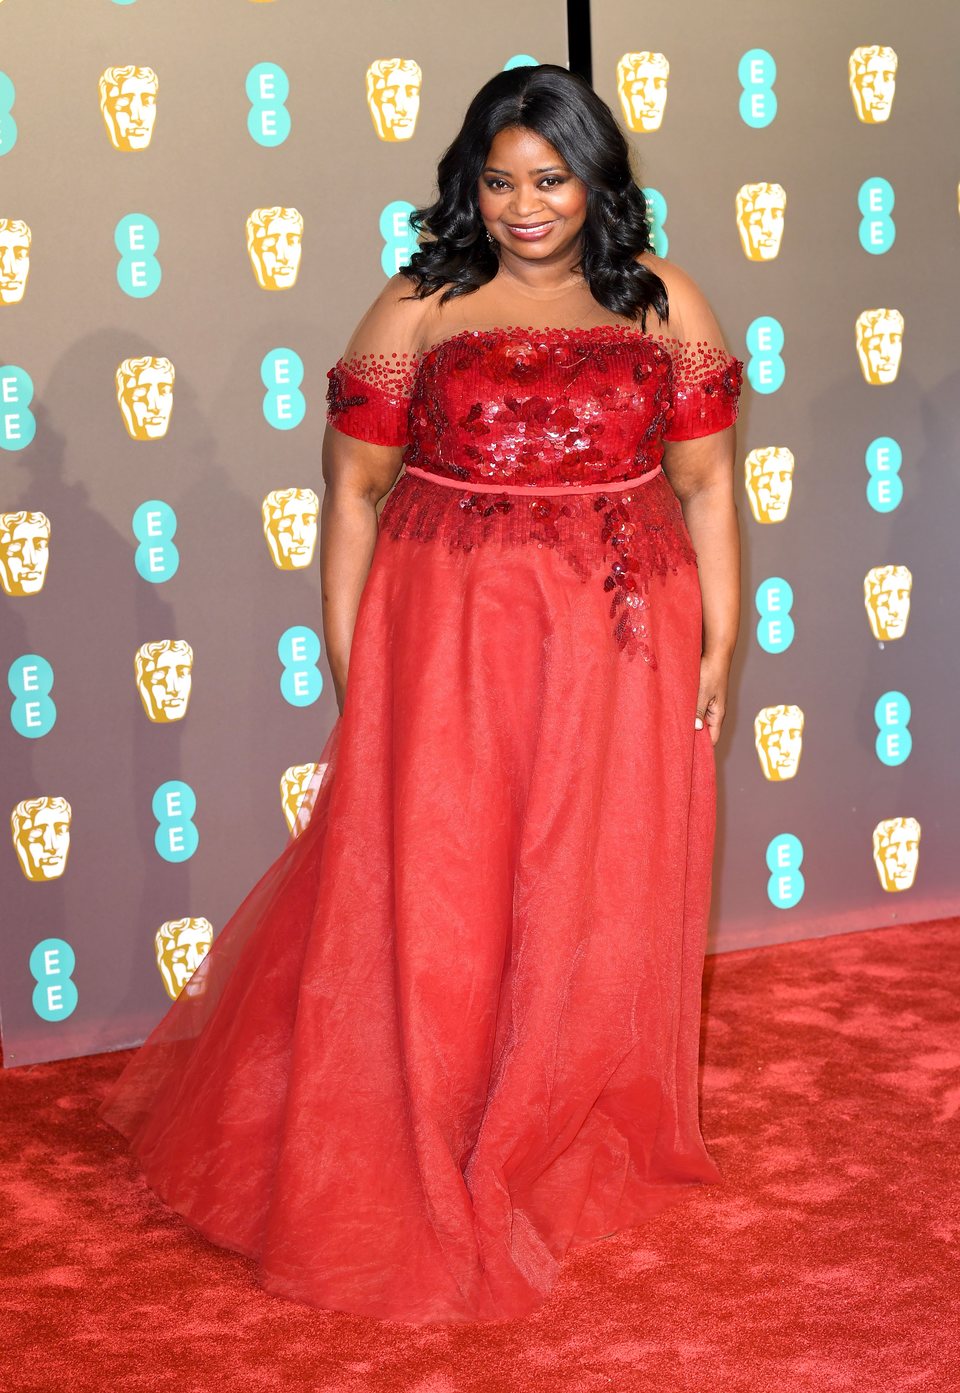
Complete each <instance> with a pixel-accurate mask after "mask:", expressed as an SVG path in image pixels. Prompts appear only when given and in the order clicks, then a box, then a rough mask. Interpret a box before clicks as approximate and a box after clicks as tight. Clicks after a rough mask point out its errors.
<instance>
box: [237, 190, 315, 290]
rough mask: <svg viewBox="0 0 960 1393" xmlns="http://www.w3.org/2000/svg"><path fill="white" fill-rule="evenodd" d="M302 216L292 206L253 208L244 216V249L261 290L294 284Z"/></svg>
mask: <svg viewBox="0 0 960 1393" xmlns="http://www.w3.org/2000/svg"><path fill="white" fill-rule="evenodd" d="M302 243H303V218H302V217H301V215H300V214H299V213H298V212H297V210H296V208H254V210H253V212H252V213H251V214H250V216H249V218H247V251H248V253H249V255H250V262H251V265H252V266H253V272H254V275H255V276H256V278H257V284H258V285H259V287H260V289H261V290H289V289H290V288H291V286H294V285H296V282H297V272H298V271H299V269H300V249H301V246H302Z"/></svg>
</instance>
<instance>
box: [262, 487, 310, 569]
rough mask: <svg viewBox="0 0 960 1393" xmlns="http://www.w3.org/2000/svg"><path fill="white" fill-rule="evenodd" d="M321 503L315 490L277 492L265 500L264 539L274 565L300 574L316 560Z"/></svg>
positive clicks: (268, 495) (270, 494)
mask: <svg viewBox="0 0 960 1393" xmlns="http://www.w3.org/2000/svg"><path fill="white" fill-rule="evenodd" d="M319 512H320V500H319V498H318V497H317V495H316V494H315V493H314V491H313V489H293V488H291V489H273V491H272V492H271V493H268V494H267V496H266V498H265V499H264V500H263V535H264V536H265V537H266V539H267V546H268V547H269V548H270V555H271V556H272V557H273V564H274V565H275V566H277V567H278V568H279V569H280V570H281V571H299V570H302V569H303V567H304V566H309V565H310V562H311V561H312V560H313V549H314V546H315V545H316V541H317V516H318V514H319Z"/></svg>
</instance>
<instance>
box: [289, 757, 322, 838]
mask: <svg viewBox="0 0 960 1393" xmlns="http://www.w3.org/2000/svg"><path fill="white" fill-rule="evenodd" d="M317 770H318V765H317V764H315V763H314V764H291V765H290V768H289V769H284V771H283V773H282V774H281V776H280V802H281V805H282V807H283V815H284V817H285V818H286V821H287V827H288V828H289V830H290V831H291V832H292V831H293V830H294V827H295V826H296V824H297V819H298V817H299V818H300V819H301V820H302V819H303V818H304V817H305V816H307V815H308V814H309V813H311V812H312V811H313V804H314V802H315V800H316V796H317V790H316V787H314V788H311V787H310V785H311V781H312V780H313V777H314V775H315V774H316V773H317Z"/></svg>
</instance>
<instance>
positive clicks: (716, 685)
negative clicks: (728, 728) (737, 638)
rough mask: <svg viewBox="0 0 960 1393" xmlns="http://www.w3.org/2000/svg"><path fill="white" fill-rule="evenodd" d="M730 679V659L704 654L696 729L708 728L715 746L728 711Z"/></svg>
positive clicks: (701, 666) (702, 657) (698, 694)
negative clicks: (728, 684)
mask: <svg viewBox="0 0 960 1393" xmlns="http://www.w3.org/2000/svg"><path fill="white" fill-rule="evenodd" d="M729 678H730V660H729V658H717V657H713V656H711V655H710V654H708V653H704V654H703V655H702V656H701V658H700V690H699V692H698V693H697V716H696V728H697V730H700V729H701V727H702V726H704V725H705V726H706V727H707V729H708V730H709V732H710V739H711V741H712V742H713V744H714V745H715V744H716V743H717V741H718V740H719V738H720V727H721V725H722V724H723V717H724V714H725V712H726V709H727V683H728V681H729Z"/></svg>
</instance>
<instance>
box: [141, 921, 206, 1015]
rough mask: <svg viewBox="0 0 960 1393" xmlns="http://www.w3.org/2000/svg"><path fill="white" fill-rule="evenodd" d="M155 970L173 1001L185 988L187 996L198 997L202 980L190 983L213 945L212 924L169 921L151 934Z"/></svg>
mask: <svg viewBox="0 0 960 1393" xmlns="http://www.w3.org/2000/svg"><path fill="white" fill-rule="evenodd" d="M153 941H154V948H155V950H156V954H157V967H158V969H159V972H160V976H161V978H162V979H163V985H164V987H166V990H167V996H169V997H170V999H171V1000H172V1001H176V999H177V997H178V996H179V995H180V993H181V992H182V991H183V990H184V989H186V993H187V995H188V996H199V995H200V994H201V992H202V991H203V982H202V979H201V980H200V981H197V982H191V978H192V977H193V974H194V973H195V972H196V970H197V968H198V967H199V966H200V964H201V963H202V962H203V960H204V958H205V957H206V956H207V954H208V953H209V951H210V945H211V944H212V943H213V925H212V924H211V923H210V920H209V919H168V920H167V922H166V923H165V924H161V925H160V927H159V929H157V932H156V933H155V934H154V940H153Z"/></svg>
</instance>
